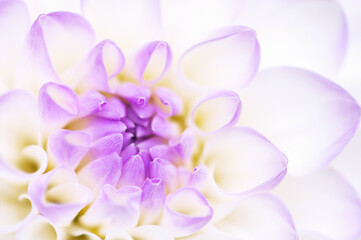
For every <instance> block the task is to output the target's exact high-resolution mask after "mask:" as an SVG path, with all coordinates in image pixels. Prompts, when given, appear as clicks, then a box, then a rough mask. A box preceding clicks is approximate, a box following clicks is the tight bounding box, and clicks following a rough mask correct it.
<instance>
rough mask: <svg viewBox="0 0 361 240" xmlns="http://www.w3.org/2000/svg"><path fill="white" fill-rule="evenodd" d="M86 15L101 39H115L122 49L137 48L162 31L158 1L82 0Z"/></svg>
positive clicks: (83, 10)
mask: <svg viewBox="0 0 361 240" xmlns="http://www.w3.org/2000/svg"><path fill="white" fill-rule="evenodd" d="M81 3H82V12H83V15H84V16H85V17H86V18H87V19H88V20H89V21H90V23H91V24H92V26H93V27H94V29H95V31H96V33H97V35H98V36H100V37H101V38H103V39H104V38H109V39H112V40H113V41H115V42H116V43H117V44H118V45H119V47H120V48H121V49H127V50H128V49H131V48H137V47H139V46H141V45H142V44H144V43H146V42H149V41H151V40H154V39H155V38H157V36H158V35H159V33H160V30H161V29H160V28H161V15H160V3H159V1H158V0H151V1H149V0H146V1H145V0H141V1H126V0H121V1H117V0H106V1H97V0H82V1H81Z"/></svg>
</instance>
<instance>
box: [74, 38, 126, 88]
mask: <svg viewBox="0 0 361 240" xmlns="http://www.w3.org/2000/svg"><path fill="white" fill-rule="evenodd" d="M124 64H125V58H124V55H123V53H122V51H121V50H120V49H119V47H118V46H117V45H116V44H115V43H114V42H113V41H111V40H104V41H102V42H100V43H99V44H98V45H96V46H95V47H94V48H93V49H92V50H91V51H90V53H89V55H88V57H87V58H86V59H85V60H84V62H83V63H82V66H81V68H82V69H80V70H79V71H81V73H78V74H80V76H78V79H77V84H76V88H77V89H80V90H81V91H85V90H98V91H105V92H109V91H110V89H109V84H108V80H109V79H111V78H113V77H115V76H116V75H118V74H119V73H120V72H121V71H122V69H123V67H124ZM68 75H69V76H68V78H69V79H71V78H72V77H73V76H72V75H74V74H73V73H72V72H70V73H69V74H68ZM73 81H75V80H73ZM75 82H76V81H75Z"/></svg>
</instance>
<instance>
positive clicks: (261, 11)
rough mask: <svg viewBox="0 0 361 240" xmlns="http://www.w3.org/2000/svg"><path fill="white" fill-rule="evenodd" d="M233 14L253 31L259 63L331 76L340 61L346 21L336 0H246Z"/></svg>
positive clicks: (239, 22) (343, 46)
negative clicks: (255, 34)
mask: <svg viewBox="0 0 361 240" xmlns="http://www.w3.org/2000/svg"><path fill="white" fill-rule="evenodd" d="M237 17H238V20H235V22H237V23H238V24H242V25H246V26H249V27H251V28H253V29H256V31H257V36H258V39H259V43H260V46H261V49H262V62H261V67H271V66H279V65H288V66H297V67H302V68H306V69H310V70H313V71H315V72H318V73H321V74H322V75H325V76H327V77H331V76H334V74H335V73H337V71H338V70H339V69H340V66H341V65H342V61H343V58H344V56H345V50H346V47H347V25H346V21H345V16H344V13H343V11H342V9H341V7H340V6H339V4H338V2H337V1H329V0H327V1H317V0H312V1H292V0H285V1H284V0H271V1H269V0H246V1H244V4H243V6H242V8H241V10H240V11H239V12H238V15H237Z"/></svg>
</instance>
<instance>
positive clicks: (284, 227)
mask: <svg viewBox="0 0 361 240" xmlns="http://www.w3.org/2000/svg"><path fill="white" fill-rule="evenodd" d="M247 2H248V1H247ZM275 2H277V1H275ZM35 3H36V1H29V2H28V3H27V4H25V3H24V2H23V1H20V0H13V1H8V0H2V1H0V13H1V14H0V33H1V32H4V31H7V32H8V33H9V34H8V35H4V36H2V37H0V39H4V41H5V44H3V45H1V47H0V53H3V54H2V55H3V56H6V59H7V61H2V58H0V70H4V71H3V72H0V82H1V85H0V87H1V88H0V90H1V91H2V92H4V93H3V94H2V95H1V96H0V128H1V131H0V172H1V175H0V178H1V183H0V184H1V187H0V191H1V196H0V208H1V209H4V216H5V218H1V217H0V236H3V237H4V238H9V239H13V238H15V239H21V240H24V239H34V238H39V236H40V238H42V239H57V240H62V239H71V238H74V239H75V238H83V237H84V238H87V239H106V240H115V239H265V238H266V237H270V238H272V239H297V237H298V235H301V236H304V235H305V236H318V235H320V236H321V235H325V236H331V237H338V238H340V239H348V238H350V236H356V235H358V233H359V231H360V229H359V227H358V226H356V225H357V223H359V221H360V217H359V215H358V213H359V212H360V211H361V202H360V200H359V198H358V197H357V195H356V194H355V193H354V192H353V190H352V188H350V187H349V186H348V183H347V182H344V181H343V180H342V179H341V178H340V177H339V176H338V175H337V174H336V173H334V172H333V171H332V170H329V169H327V168H326V170H322V171H320V172H317V171H318V170H319V169H322V168H324V167H325V166H326V165H327V164H328V163H329V162H330V161H331V160H332V159H333V158H334V157H335V156H336V155H337V154H338V153H339V152H340V151H341V150H342V149H343V148H344V147H345V146H346V144H347V143H348V142H349V141H350V139H351V138H352V136H353V134H354V133H355V131H356V129H357V127H358V123H359V118H360V108H359V106H358V104H357V102H356V101H355V100H354V99H353V98H352V96H350V95H349V94H348V93H347V92H346V91H345V90H344V89H342V88H341V87H339V86H338V85H336V84H335V83H332V82H331V81H330V80H327V79H326V78H325V77H322V76H320V75H318V74H316V73H313V72H311V71H309V70H304V69H302V68H296V67H277V68H272V69H269V70H263V71H260V72H259V67H260V66H259V65H260V56H261V51H260V49H262V46H264V47H265V56H266V57H265V59H266V62H267V60H268V61H269V59H267V56H269V54H270V53H271V52H272V51H271V50H270V49H271V48H269V47H267V46H268V45H267V41H266V37H265V36H267V31H265V30H264V28H262V26H261V25H260V24H259V23H258V21H257V19H258V17H260V16H258V17H257V19H256V20H255V19H253V18H252V17H248V18H247V14H245V13H248V12H249V11H251V10H252V6H253V4H251V3H248V4H245V5H240V4H239V2H238V1H224V2H222V3H221V2H220V1H210V2H209V4H210V10H209V12H208V11H205V9H204V8H203V7H204V5H203V4H205V3H204V2H203V1H196V2H192V1H184V2H182V3H180V2H177V1H164V2H162V3H161V2H160V1H109V2H108V1H106V2H104V3H103V2H100V1H95V0H87V1H85V0H84V1H81V8H82V11H81V14H79V13H76V12H77V9H76V7H75V5H72V4H71V3H69V5H67V4H65V2H57V1H56V2H54V5H51V6H47V5H46V4H45V3H42V4H38V5H36V4H35ZM63 4H64V5H63ZM161 4H162V5H161ZM207 4H208V2H207ZM319 4H320V5H322V4H324V6H325V7H328V8H330V9H331V10H332V11H334V14H333V15H332V18H328V16H327V15H325V16H322V19H323V20H324V19H327V20H335V19H336V20H337V23H338V25H336V30H335V31H333V30H334V29H333V30H332V31H331V30H329V29H328V30H327V31H326V30H325V31H326V32H325V33H324V34H325V35H326V34H330V35H331V36H332V38H330V39H329V43H330V44H329V45H327V46H326V45H325V46H323V47H321V48H320V49H319V52H320V53H321V55H322V56H321V57H320V59H324V58H325V57H326V58H330V59H331V61H330V62H329V63H327V64H319V65H318V66H320V68H319V69H318V68H317V67H313V64H314V63H320V62H322V61H320V60H319V59H318V58H315V59H312V61H311V62H312V64H311V65H310V64H309V63H307V62H303V61H302V56H303V55H302V53H297V54H296V55H297V57H298V58H300V59H301V60H296V61H293V60H291V59H289V58H287V56H288V55H287V53H283V52H282V54H285V56H286V57H284V58H281V60H280V62H281V63H284V62H282V61H286V63H289V64H290V65H297V66H300V67H303V68H310V69H311V70H319V71H320V72H321V73H322V74H324V75H327V76H331V75H332V74H333V68H334V67H335V66H337V65H338V64H339V62H340V58H342V57H343V56H344V48H345V43H346V40H345V37H344V32H343V31H345V23H344V18H343V15H342V12H340V10H339V6H338V5H335V4H333V3H329V2H328V3H316V2H314V5H309V6H308V5H307V4H304V3H302V4H298V5H297V4H296V3H293V4H291V3H288V5H287V9H288V10H290V11H293V10H294V9H306V12H307V10H312V11H313V10H315V9H316V8H317V7H319ZM213 5H214V6H213ZM296 5H297V6H296ZM36 6H38V7H40V8H41V7H44V8H47V7H49V9H45V10H40V11H39V9H37V8H36ZM295 6H296V7H295ZM52 7H55V9H51V11H50V13H46V14H44V12H48V11H47V10H50V8H52ZM215 7H216V8H215ZM64 10H67V11H64ZM215 10H216V11H215ZM193 11H195V12H193ZM202 11H205V12H204V18H203V17H202V18H199V17H197V16H198V15H199V14H200V13H201V12H202ZM29 12H30V14H29ZM242 13H243V14H242ZM179 16H182V18H181V19H182V22H178V20H177V19H178V18H179ZM191 16H193V17H194V18H191ZM243 17H244V18H245V19H243ZM30 19H33V20H30ZM260 19H261V17H260ZM285 19H290V20H293V16H291V17H290V16H288V15H286V16H285ZM336 20H335V21H336ZM314 21H315V22H316V23H317V24H319V21H318V20H317V18H316V19H314ZM241 23H242V24H241ZM245 25H248V27H247V26H245ZM251 27H255V28H256V29H255V30H253V29H252V28H251ZM257 27H259V29H260V31H259V33H260V36H259V39H260V41H259V40H258V29H257ZM301 29H302V30H305V29H303V28H301ZM256 31H257V34H256ZM305 31H306V32H307V31H308V30H307V28H306V30H305ZM290 35H291V36H292V34H290ZM0 36H1V34H0ZM321 36H323V35H322V34H321ZM297 39H298V38H297ZM299 39H301V40H302V39H303V38H302V36H300V37H299ZM13 41H14V42H13ZM316 43H317V41H316ZM291 45H292V44H291ZM4 46H5V47H4ZM271 46H272V47H274V46H273V45H272V44H271ZM286 46H288V45H287V44H286ZM306 46H307V44H306ZM289 47H290V49H295V48H294V47H292V46H289ZM309 50H310V49H309V48H306V49H305V52H306V53H308V54H311V53H310V51H309ZM313 50H314V49H312V51H313ZM326 50H330V51H331V52H330V53H329V52H327V53H326V52H324V51H326ZM282 54H281V55H282ZM311 55H312V54H311ZM305 56H308V55H305ZM275 62H276V63H277V64H278V63H280V62H279V60H277V61H275ZM322 63H323V62H322ZM266 65H267V64H266ZM316 65H317V64H316ZM3 66H4V67H3ZM8 66H10V67H8ZM310 66H312V67H310ZM241 113H242V114H241ZM251 127H252V128H251ZM265 136H266V137H267V138H266V137H265ZM268 139H270V140H268ZM315 142H317V145H315ZM287 172H289V173H290V174H291V176H287V177H286V179H285V180H284V181H283V182H282V183H281V181H282V180H283V179H284V178H285V176H286V174H287ZM314 172H316V173H314ZM312 174H315V175H316V176H314V175H312ZM319 175H321V177H319ZM295 176H307V177H295ZM308 178H309V179H314V180H310V181H311V183H314V184H313V186H312V187H308V188H306V190H304V191H305V192H304V193H303V192H302V191H303V184H304V183H305V182H307V179H308ZM319 178H320V179H322V180H323V179H327V180H328V181H330V182H332V181H333V182H334V185H333V187H331V188H330V189H327V193H325V195H323V194H317V189H319V188H322V183H319V182H320V181H319V180H318V179H319ZM300 179H306V180H305V181H303V180H300ZM299 181H300V182H301V183H299ZM280 183H281V185H280V186H279V187H277V188H276V189H275V191H274V194H276V195H278V196H281V197H282V199H283V200H285V201H286V203H287V205H285V204H284V203H283V202H282V200H280V199H279V198H278V197H277V196H276V195H274V194H271V193H270V192H269V191H270V190H271V189H273V188H275V187H276V186H277V185H278V184H280ZM293 186H296V187H295V188H294V187H293ZM290 189H291V190H294V189H296V190H294V191H295V193H293V195H294V196H297V199H296V200H292V196H291V197H290V196H289V195H287V194H286V195H285V193H287V192H290V191H291V190H290ZM309 191H311V192H312V196H311V197H312V199H313V200H314V199H315V200H316V201H315V202H316V203H314V202H313V201H311V203H310V206H312V209H313V207H316V208H317V207H320V202H319V201H320V199H322V197H323V196H333V198H334V199H335V203H331V204H330V206H331V207H332V208H334V209H335V210H334V211H331V214H329V215H331V216H332V217H334V216H340V215H345V216H348V217H349V224H348V226H349V227H348V229H347V230H346V231H344V232H343V231H337V230H334V229H332V230H329V227H330V226H331V227H332V226H333V224H334V223H333V222H332V221H331V222H326V224H325V225H322V224H320V225H317V224H318V223H319V222H322V221H323V220H324V217H325V218H327V217H328V216H329V215H328V214H324V215H322V216H323V217H320V219H318V221H315V222H316V223H315V225H316V226H317V228H316V229H314V228H313V227H312V226H310V225H307V221H306V222H305V221H304V220H303V219H304V218H303V217H302V215H301V216H300V215H298V214H297V213H295V215H293V216H292V215H291V214H292V213H293V212H292V211H291V213H290V211H289V210H288V207H290V208H292V209H294V208H297V207H298V206H300V201H298V200H299V199H303V197H304V196H305V195H307V194H308V192H309ZM300 192H301V193H300ZM314 192H316V193H314ZM289 198H291V200H289ZM350 199H355V201H354V202H352V204H350V205H348V207H347V208H342V207H340V206H341V205H342V203H347V202H349V201H350ZM321 203H322V201H321ZM340 204H341V205H340ZM294 206H296V207H294ZM303 207H304V208H307V205H306V206H303ZM321 209H322V207H321ZM305 215H306V217H305V218H306V219H307V218H309V217H310V216H312V214H308V213H306V214H305ZM293 218H295V221H294V219H293ZM4 219H5V220H4ZM338 223H340V221H337V224H338ZM324 226H326V227H324ZM298 228H300V229H298ZM303 229H304V230H303Z"/></svg>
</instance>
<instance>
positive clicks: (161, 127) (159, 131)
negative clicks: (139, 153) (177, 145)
mask: <svg viewBox="0 0 361 240" xmlns="http://www.w3.org/2000/svg"><path fill="white" fill-rule="evenodd" d="M151 128H152V132H153V134H155V135H157V136H159V137H163V138H172V137H173V136H176V135H177V131H176V129H175V128H174V127H173V125H172V124H171V123H170V122H169V121H167V120H166V119H165V118H162V117H159V116H158V115H157V116H155V117H153V119H152V123H151Z"/></svg>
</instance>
